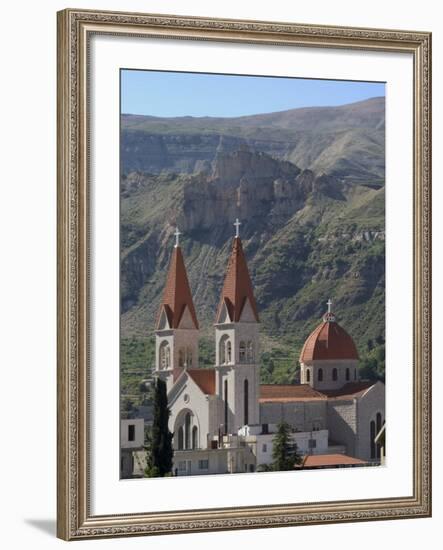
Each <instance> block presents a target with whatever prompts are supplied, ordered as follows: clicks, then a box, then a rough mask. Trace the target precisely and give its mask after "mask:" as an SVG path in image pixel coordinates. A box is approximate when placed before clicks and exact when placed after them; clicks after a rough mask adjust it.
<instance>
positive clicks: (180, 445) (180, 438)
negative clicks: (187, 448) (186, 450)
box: [177, 426, 183, 451]
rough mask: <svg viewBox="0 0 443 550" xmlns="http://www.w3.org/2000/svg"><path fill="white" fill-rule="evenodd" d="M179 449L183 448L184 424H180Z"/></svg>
mask: <svg viewBox="0 0 443 550" xmlns="http://www.w3.org/2000/svg"><path fill="white" fill-rule="evenodd" d="M177 444H178V445H177V446H178V450H179V451H181V450H183V426H180V428H179V429H178V442H177Z"/></svg>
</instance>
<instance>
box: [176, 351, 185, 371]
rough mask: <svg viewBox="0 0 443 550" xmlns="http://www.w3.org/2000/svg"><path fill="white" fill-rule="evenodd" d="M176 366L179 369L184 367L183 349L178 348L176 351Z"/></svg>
mask: <svg viewBox="0 0 443 550" xmlns="http://www.w3.org/2000/svg"><path fill="white" fill-rule="evenodd" d="M178 366H179V367H184V366H185V350H184V349H183V348H180V349H179V350H178Z"/></svg>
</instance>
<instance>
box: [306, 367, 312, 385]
mask: <svg viewBox="0 0 443 550" xmlns="http://www.w3.org/2000/svg"><path fill="white" fill-rule="evenodd" d="M310 381H311V369H306V382H310Z"/></svg>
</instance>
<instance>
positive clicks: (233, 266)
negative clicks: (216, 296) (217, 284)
mask: <svg viewBox="0 0 443 550" xmlns="http://www.w3.org/2000/svg"><path fill="white" fill-rule="evenodd" d="M247 299H248V300H249V302H250V304H251V307H252V311H253V314H254V317H255V319H256V321H257V322H258V321H259V318H258V312H257V305H256V303H255V298H254V292H253V290H252V284H251V278H250V276H249V271H248V266H247V264H246V258H245V255H244V252H243V247H242V243H241V240H240V237H235V238H234V243H233V246H232V252H231V257H230V258H229V262H228V268H227V270H226V276H225V282H224V284H223V290H222V294H221V297H220V303H219V306H218V310H217V317H216V319H218V318H219V316H220V313H221V310H222V308H223V304H226V307H227V309H228V312H229V316H230V318H231V319H232V320H233V321H234V322H238V321H239V320H240V316H241V312H242V310H243V308H244V306H245V304H246V300H247Z"/></svg>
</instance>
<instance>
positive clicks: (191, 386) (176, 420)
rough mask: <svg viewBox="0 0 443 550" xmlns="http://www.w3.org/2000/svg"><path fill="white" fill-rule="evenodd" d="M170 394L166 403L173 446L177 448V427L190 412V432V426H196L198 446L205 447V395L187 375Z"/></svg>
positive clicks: (207, 415) (207, 417) (207, 410)
mask: <svg viewBox="0 0 443 550" xmlns="http://www.w3.org/2000/svg"><path fill="white" fill-rule="evenodd" d="M171 394H172V395H171ZM171 394H169V395H168V404H169V408H170V410H171V415H170V417H169V429H170V430H171V432H173V434H174V439H173V445H174V448H175V449H177V448H178V428H179V426H180V425H184V419H185V416H186V414H187V413H188V412H189V413H190V414H191V434H192V428H193V427H194V426H197V430H198V432H197V434H198V448H200V449H206V448H207V441H208V434H209V433H210V429H209V405H208V400H207V398H206V396H205V395H204V394H203V392H202V391H201V389H200V388H199V387H198V386H197V384H196V383H195V382H194V381H193V380H192V378H191V377H189V376H185V377H183V379H182V381H181V382H180V385H179V386H177V385H176V386H175V387H174V389H173V391H172V392H171ZM191 443H192V437H191Z"/></svg>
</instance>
